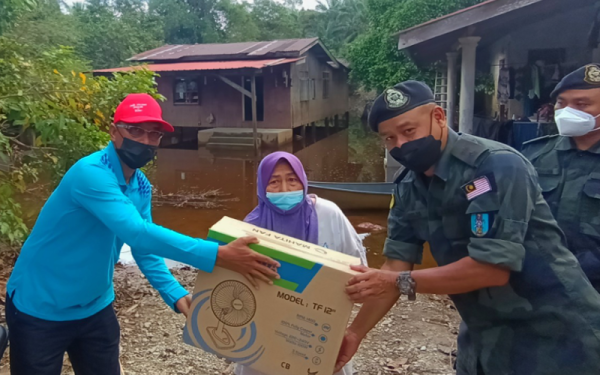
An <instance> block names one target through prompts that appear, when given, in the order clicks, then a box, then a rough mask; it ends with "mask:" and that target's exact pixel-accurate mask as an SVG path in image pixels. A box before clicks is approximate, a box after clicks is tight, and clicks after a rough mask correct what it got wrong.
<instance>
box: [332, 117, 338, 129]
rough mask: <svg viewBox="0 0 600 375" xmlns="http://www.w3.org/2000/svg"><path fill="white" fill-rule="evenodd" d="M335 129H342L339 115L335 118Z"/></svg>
mask: <svg viewBox="0 0 600 375" xmlns="http://www.w3.org/2000/svg"><path fill="white" fill-rule="evenodd" d="M333 127H334V128H336V129H337V128H339V127H340V118H339V117H338V115H335V116H333Z"/></svg>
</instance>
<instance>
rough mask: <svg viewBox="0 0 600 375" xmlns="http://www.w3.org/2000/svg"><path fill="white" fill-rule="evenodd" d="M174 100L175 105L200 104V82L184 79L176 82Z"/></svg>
mask: <svg viewBox="0 0 600 375" xmlns="http://www.w3.org/2000/svg"><path fill="white" fill-rule="evenodd" d="M173 98H174V99H173V102H174V103H175V104H200V85H198V81H196V80H191V79H183V78H179V79H177V80H175V86H174V93H173Z"/></svg>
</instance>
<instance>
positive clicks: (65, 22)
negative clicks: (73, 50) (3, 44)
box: [5, 0, 83, 52]
mask: <svg viewBox="0 0 600 375" xmlns="http://www.w3.org/2000/svg"><path fill="white" fill-rule="evenodd" d="M5 36H6V37H7V38H10V39H12V40H15V41H17V42H19V43H21V44H27V45H29V46H30V47H31V48H34V49H35V50H37V51H38V52H43V51H45V50H47V49H50V48H55V47H57V46H71V47H78V46H80V45H81V41H82V38H83V33H82V26H81V24H80V23H79V22H78V20H77V19H75V18H74V17H71V16H69V15H67V14H64V13H63V12H61V9H60V5H59V1H58V0H37V5H36V7H35V8H33V9H32V10H31V11H29V12H25V13H22V14H21V16H20V17H18V18H17V19H16V20H15V22H14V24H13V26H12V27H11V29H10V30H8V31H7V32H6V33H5Z"/></svg>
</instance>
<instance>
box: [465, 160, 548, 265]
mask: <svg viewBox="0 0 600 375" xmlns="http://www.w3.org/2000/svg"><path fill="white" fill-rule="evenodd" d="M478 176H479V177H481V176H485V177H487V178H488V180H489V181H490V183H491V186H492V191H489V192H487V193H484V194H482V195H480V196H477V197H476V198H474V199H473V200H471V202H470V204H469V206H468V209H467V214H469V215H470V216H471V218H470V219H471V220H470V221H471V232H472V237H471V241H470V243H469V245H468V251H469V256H470V257H471V258H473V259H475V260H477V261H479V262H483V263H489V264H494V265H499V266H504V267H506V268H508V269H510V270H511V271H517V272H519V271H521V269H522V268H523V259H524V258H525V248H524V247H523V242H524V241H525V235H526V233H527V228H528V224H529V220H530V218H531V215H532V212H533V210H534V205H535V202H536V200H537V198H538V196H539V194H540V193H539V185H538V182H537V175H536V173H535V171H534V169H533V166H532V165H531V163H529V162H528V161H526V160H525V159H524V158H523V157H522V156H520V155H518V154H516V153H513V152H511V151H500V152H496V153H493V154H491V155H490V156H489V157H488V158H487V159H486V160H485V161H484V162H483V163H482V165H481V166H480V167H479V168H478ZM479 177H478V178H479ZM478 220H480V221H479V223H481V222H484V223H485V222H487V223H488V224H487V225H488V226H487V227H486V228H484V229H486V230H476V228H477V229H479V226H483V225H482V224H477V223H478ZM478 225H479V226H478Z"/></svg>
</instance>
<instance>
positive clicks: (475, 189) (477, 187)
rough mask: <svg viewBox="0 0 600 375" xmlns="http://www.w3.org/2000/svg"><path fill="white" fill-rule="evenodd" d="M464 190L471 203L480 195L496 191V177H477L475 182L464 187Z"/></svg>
mask: <svg viewBox="0 0 600 375" xmlns="http://www.w3.org/2000/svg"><path fill="white" fill-rule="evenodd" d="M462 188H463V190H464V191H465V193H467V200H470V201H471V200H473V199H475V198H477V197H478V196H480V195H483V194H485V193H489V192H490V191H494V190H495V189H496V187H495V181H494V175H485V176H481V177H477V178H476V179H475V180H473V181H471V182H469V183H468V184H466V185H464V186H463V187H462Z"/></svg>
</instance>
